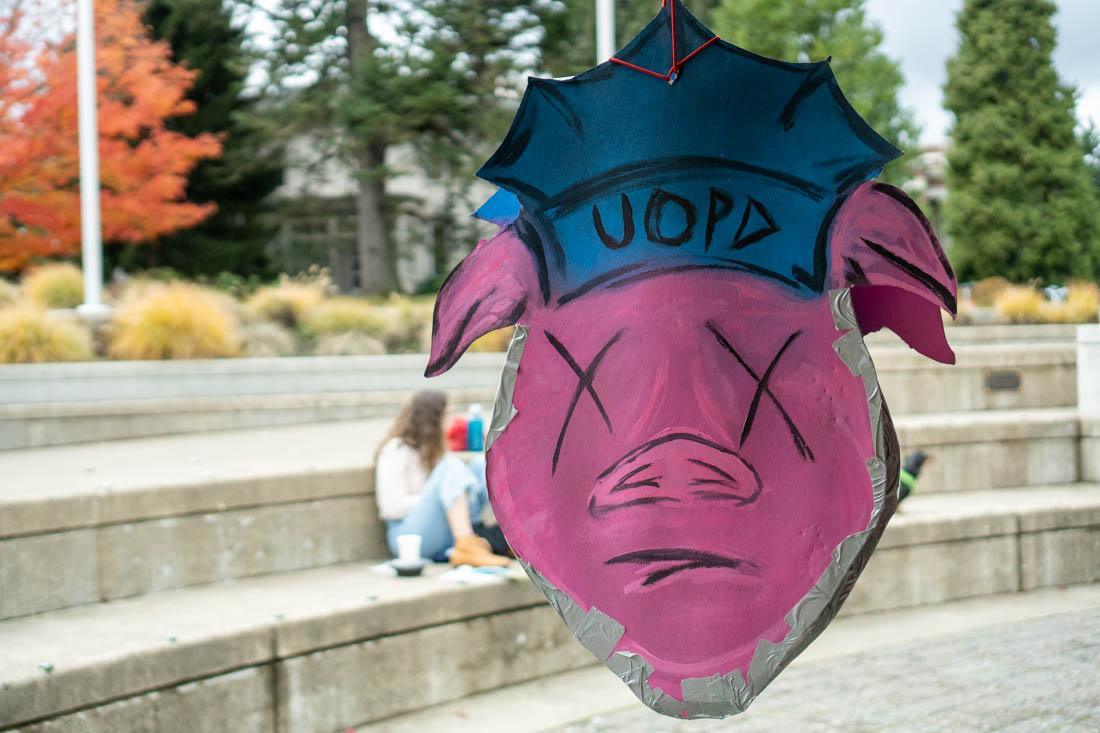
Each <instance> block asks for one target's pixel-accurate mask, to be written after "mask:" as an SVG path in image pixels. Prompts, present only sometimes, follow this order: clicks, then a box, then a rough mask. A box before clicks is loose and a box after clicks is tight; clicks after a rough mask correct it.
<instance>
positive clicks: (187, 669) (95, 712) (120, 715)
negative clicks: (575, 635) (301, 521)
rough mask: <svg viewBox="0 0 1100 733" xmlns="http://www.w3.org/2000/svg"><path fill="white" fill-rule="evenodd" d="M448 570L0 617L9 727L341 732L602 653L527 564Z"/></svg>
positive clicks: (3, 708)
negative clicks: (474, 580)
mask: <svg viewBox="0 0 1100 733" xmlns="http://www.w3.org/2000/svg"><path fill="white" fill-rule="evenodd" d="M441 572H442V568H439V569H433V570H432V572H431V576H430V577H424V578H412V579H405V578H401V579H398V578H386V577H380V576H378V575H376V574H374V573H372V572H371V571H370V569H369V565H367V564H356V565H348V566H341V567H335V568H325V569H320V570H311V571H304V572H297V573H287V574H284V575H281V576H278V577H272V578H260V579H251V580H244V581H239V582H236V583H229V584H221V585H216V586H207V587H202V588H189V589H186V590H179V591H169V592H165V593H159V594H153V595H149V596H145V597H142V598H135V599H129V600H124V601H116V602H114V603H106V604H96V605H92V606H85V607H81V608H75V609H68V610H65V611H57V612H54V613H50V614H44V615H41V616H33V617H28V618H24V619H15V620H9V621H4V622H0V649H3V650H4V653H3V654H2V655H0V730H4V731H7V730H11V729H12V728H13V727H17V726H20V727H19V728H18V729H19V730H22V731H24V732H25V733H29V732H30V731H35V732H36V733H44V732H45V731H72V730H80V731H88V732H91V731H103V732H104V733H106V732H107V731H110V732H111V733H119V732H121V731H199V730H201V731H211V732H213V731H226V732H227V733H228V732H230V731H232V732H233V733H249V732H251V731H263V732H264V733H270V732H271V731H280V732H284V733H291V732H293V733H298V732H299V731H337V730H343V728H344V727H345V726H346V725H348V724H352V723H357V722H368V721H371V720H376V719H380V718H384V717H388V716H391V715H394V714H397V713H402V712H408V711H410V710H414V709H417V708H420V707H423V706H425V705H432V704H436V703H439V702H443V701H446V700H450V699H456V698H459V697H462V696H465V695H468V694H471V693H474V692H479V691H483V690H488V689H493V688H496V687H499V686H501V685H504V684H509V683H512V682H516V681H521V680H526V679H532V678H535V677H540V676H544V675H547V674H552V673H556V672H561V671H564V670H568V669H575V668H577V667H580V666H584V665H588V664H591V663H592V661H593V660H592V656H591V655H590V654H589V653H588V652H587V651H586V650H585V649H584V648H583V647H581V646H580V645H579V644H577V643H575V642H574V641H573V639H572V637H571V636H570V634H569V632H568V631H567V630H566V629H565V627H564V626H563V625H562V624H561V623H560V622H559V621H558V619H557V617H556V616H554V614H553V611H552V610H551V609H550V607H549V606H547V605H546V604H545V603H544V602H543V600H542V596H541V595H540V594H539V593H538V592H537V591H536V590H535V589H534V587H533V586H531V585H530V583H529V582H527V581H526V580H525V579H523V580H510V581H505V582H503V583H501V584H499V585H488V586H476V587H465V586H459V585H455V584H453V583H446V582H443V581H441V580H440V579H439V578H438V576H439V574H440V573H441ZM517 572H519V573H520V574H521V575H522V571H518V570H517ZM23 726H25V727H23Z"/></svg>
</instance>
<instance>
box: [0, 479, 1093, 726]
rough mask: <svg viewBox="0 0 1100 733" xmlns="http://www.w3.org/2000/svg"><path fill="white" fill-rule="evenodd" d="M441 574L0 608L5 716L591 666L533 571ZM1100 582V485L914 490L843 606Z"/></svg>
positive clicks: (249, 715)
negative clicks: (24, 609)
mask: <svg viewBox="0 0 1100 733" xmlns="http://www.w3.org/2000/svg"><path fill="white" fill-rule="evenodd" d="M440 571H441V570H440V569H433V571H432V573H431V574H430V575H429V576H428V577H424V578H417V579H397V578H386V577H380V576H378V575H376V574H374V573H372V572H371V570H370V563H357V564H350V565H343V566H337V567H330V568H321V569H315V570H306V571H298V572H288V573H283V574H280V575H274V576H269V577H263V578H252V579H246V580H239V581H233V582H228V583H221V584H214V585H207V586H202V587H194V588H186V589H182V590H174V591H166V592H162V593H154V594H150V595H146V596H143V597H140V598H132V599H125V600H119V601H114V602H112V603H102V604H93V605H88V606H83V607H79V608H71V609H65V610H61V611H54V612H50V613H45V614H40V615H36V616H29V617H25V618H17V619H9V620H6V621H0V649H3V650H4V654H3V655H0V730H11V729H12V728H15V727H17V726H26V727H21V728H20V729H21V730H25V731H35V733H46V732H47V731H68V730H80V731H85V732H87V733H95V732H97V731H104V732H106V731H111V732H112V733H114V732H117V731H129V730H203V731H226V732H228V731H233V732H234V733H247V732H248V731H265V732H266V731H271V730H277V731H288V732H289V731H295V732H296V731H315V730H316V731H337V730H343V729H344V728H345V727H347V726H350V725H365V724H369V723H371V722H377V721H382V720H384V719H386V718H389V717H391V716H394V715H398V714H401V713H407V712H411V711H413V710H418V709H421V708H424V707H427V706H431V705H434V704H439V703H443V702H446V701H450V700H456V699H459V698H462V697H465V696H467V695H469V694H471V693H476V692H483V691H487V690H491V689H496V688H498V687H501V686H503V685H506V684H512V683H516V682H521V681H524V680H529V679H535V678H538V677H542V676H545V675H549V674H554V673H558V672H562V671H565V670H571V669H578V668H580V667H583V666H586V665H589V664H591V663H592V658H591V656H590V655H589V654H588V653H587V652H586V651H584V650H583V649H582V648H581V647H580V645H579V644H576V643H575V642H574V641H572V638H571V637H570V635H569V634H568V632H567V631H566V630H565V627H564V626H563V625H562V624H561V623H560V622H559V621H558V620H557V619H556V617H554V615H553V614H552V612H551V611H550V609H549V607H548V606H546V605H545V604H544V602H543V601H542V599H541V596H540V595H539V594H538V593H537V592H536V591H535V590H534V589H533V587H532V586H531V585H530V584H529V583H528V582H527V581H526V580H524V579H522V578H521V577H516V578H515V579H513V580H510V581H508V582H505V583H501V584H499V585H489V586H477V587H460V586H455V585H451V584H448V583H446V582H444V581H443V580H442V579H440V578H439V577H438V574H439V572H440ZM1097 581H1100V486H1097V485H1076V486H1065V487H1050V488H1039V489H1026V488H1021V489H1016V490H1012V491H1008V490H1002V491H988V492H974V493H971V494H945V495H930V496H916V497H914V498H913V499H911V500H909V501H906V502H905V511H904V512H903V513H902V514H901V515H900V516H898V517H896V518H895V520H894V521H893V522H891V524H890V527H889V528H888V529H887V531H886V534H885V536H884V538H883V540H882V543H881V545H880V549H879V550H878V551H877V552H876V554H875V555H874V556H873V558H872V560H871V563H870V565H869V566H868V569H867V571H866V573H865V575H864V577H863V578H862V579H861V580H860V582H859V583H858V584H857V585H856V588H855V591H854V592H853V594H852V596H851V597H850V599H849V601H848V603H847V605H846V606H845V607H844V611H843V616H854V615H855V614H859V613H862V612H867V611H880V610H886V609H895V608H904V607H909V606H916V605H919V604H929V603H932V604H934V603H940V602H943V601H950V600H956V599H961V598H968V597H978V596H987V595H990V594H996V593H1004V592H1009V591H1020V590H1031V589H1036V588H1046V587H1054V586H1064V585H1069V584H1080V583H1095V582H1097ZM5 587H9V586H5ZM896 628H897V627H895V631H896ZM906 634H907V635H908V634H909V631H907V632H906ZM828 638H829V637H828V636H826V637H823V640H822V643H826V642H827V640H828Z"/></svg>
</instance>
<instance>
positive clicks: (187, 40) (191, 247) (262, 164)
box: [123, 0, 282, 277]
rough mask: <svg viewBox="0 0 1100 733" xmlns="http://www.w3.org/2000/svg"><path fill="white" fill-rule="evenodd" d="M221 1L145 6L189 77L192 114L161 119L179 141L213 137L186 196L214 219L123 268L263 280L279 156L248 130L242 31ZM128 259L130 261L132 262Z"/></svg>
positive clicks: (253, 128)
mask: <svg viewBox="0 0 1100 733" xmlns="http://www.w3.org/2000/svg"><path fill="white" fill-rule="evenodd" d="M230 13H231V9H230V7H229V6H227V5H226V4H224V3H223V0H150V2H148V4H147V5H146V10H145V14H144V18H143V20H144V21H145V23H146V25H147V26H148V27H149V29H150V31H151V32H152V35H153V37H154V38H155V39H158V40H164V41H166V42H167V43H168V44H169V45H170V46H171V49H172V56H173V58H174V59H175V61H176V63H179V64H183V65H184V66H186V67H187V68H189V69H191V70H193V71H195V72H197V76H196V78H195V83H194V85H193V86H192V87H191V90H190V92H189V94H188V98H189V99H190V100H192V101H193V102H194V104H195V112H194V113H193V114H191V115H188V116H186V117H176V118H173V119H172V120H170V121H169V128H170V129H172V130H176V131H178V132H181V133H183V134H185V135H189V136H194V135H197V134H199V133H211V134H215V135H218V136H219V138H220V139H221V141H222V156H221V158H220V159H218V160H209V161H205V162H203V163H201V164H200V165H198V166H197V167H196V168H195V169H194V170H193V171H192V172H191V176H190V178H189V179H188V184H187V198H188V200H190V201H193V202H195V203H207V202H213V203H214V204H216V205H217V207H218V208H217V213H216V214H215V215H214V216H212V217H210V218H209V219H207V220H206V221H204V222H203V223H202V224H201V225H199V226H198V227H196V228H194V229H189V230H185V231H182V232H178V233H176V234H173V235H171V236H167V237H162V238H160V239H159V240H157V241H156V242H155V243H153V246H152V247H149V248H141V249H139V250H133V251H132V252H129V253H127V255H124V257H123V261H124V262H127V263H129V264H144V265H154V264H155V265H158V266H165V267H171V268H172V269H174V270H177V271H179V272H182V273H184V274H186V275H216V274H218V273H220V272H233V273H236V274H239V275H245V276H247V275H258V276H261V277H266V276H271V275H273V274H274V273H273V272H272V264H271V262H270V261H269V259H268V257H267V254H266V252H265V250H266V247H267V244H268V242H269V241H270V240H271V238H272V237H273V236H274V234H275V232H274V230H273V228H272V226H271V224H269V223H268V217H266V216H265V213H266V209H267V206H266V204H265V200H266V199H267V197H268V195H269V194H270V193H271V192H272V191H274V190H275V189H276V188H277V187H278V186H279V184H280V183H281V182H282V160H281V157H282V153H281V151H280V150H279V148H278V147H277V146H276V145H274V144H273V141H272V140H271V138H270V137H269V136H268V135H267V134H266V133H265V132H264V131H263V130H262V129H261V128H260V127H259V126H258V125H257V124H256V117H255V116H254V115H253V114H251V113H252V112H253V111H254V104H255V103H254V101H252V100H250V99H248V98H246V97H245V95H244V86H245V75H246V74H247V71H248V63H249V59H248V57H247V56H246V53H245V50H244V49H243V48H242V42H243V31H242V30H241V29H240V28H239V27H234V25H233V24H232V22H231V16H230ZM135 255H136V256H135Z"/></svg>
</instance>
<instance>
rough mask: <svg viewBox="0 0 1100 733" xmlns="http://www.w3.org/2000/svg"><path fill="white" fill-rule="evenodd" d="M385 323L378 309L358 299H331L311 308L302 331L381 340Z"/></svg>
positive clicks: (304, 318)
mask: <svg viewBox="0 0 1100 733" xmlns="http://www.w3.org/2000/svg"><path fill="white" fill-rule="evenodd" d="M387 328H388V326H387V324H386V320H385V319H384V318H383V316H382V313H380V312H379V308H378V306H374V305H371V304H370V303H369V302H367V301H365V300H360V299H357V298H332V299H331V300H324V301H321V302H320V303H318V304H317V305H315V306H313V307H312V308H310V309H309V310H308V311H307V312H306V313H305V316H304V317H303V318H302V331H303V332H305V333H307V334H309V335H311V336H328V335H331V334H340V333H362V334H367V335H368V336H371V337H373V338H375V339H378V340H382V339H384V338H385V335H386V332H387Z"/></svg>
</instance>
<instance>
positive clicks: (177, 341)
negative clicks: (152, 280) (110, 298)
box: [109, 282, 241, 359]
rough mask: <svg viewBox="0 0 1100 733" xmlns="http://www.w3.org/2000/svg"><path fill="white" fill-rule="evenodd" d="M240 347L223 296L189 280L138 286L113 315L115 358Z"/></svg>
mask: <svg viewBox="0 0 1100 733" xmlns="http://www.w3.org/2000/svg"><path fill="white" fill-rule="evenodd" d="M240 348H241V345H240V340H239V338H238V334H237V323H236V322H235V320H234V319H233V317H232V315H231V314H230V309H229V304H228V303H227V302H226V297H225V296H224V295H221V294H219V293H216V292H214V291H211V290H208V289H205V288H202V287H199V286H198V285H192V284H190V283H184V282H174V283H168V284H161V285H156V284H153V285H149V286H147V287H143V288H140V289H139V293H138V294H135V296H134V297H132V298H128V299H126V300H124V301H123V302H122V303H121V304H119V307H118V309H117V310H116V311H115V313H114V316H113V318H112V319H111V336H110V348H109V353H110V355H111V356H112V357H114V358H116V359H203V358H210V357H221V356H236V355H237V354H239V353H240Z"/></svg>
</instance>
